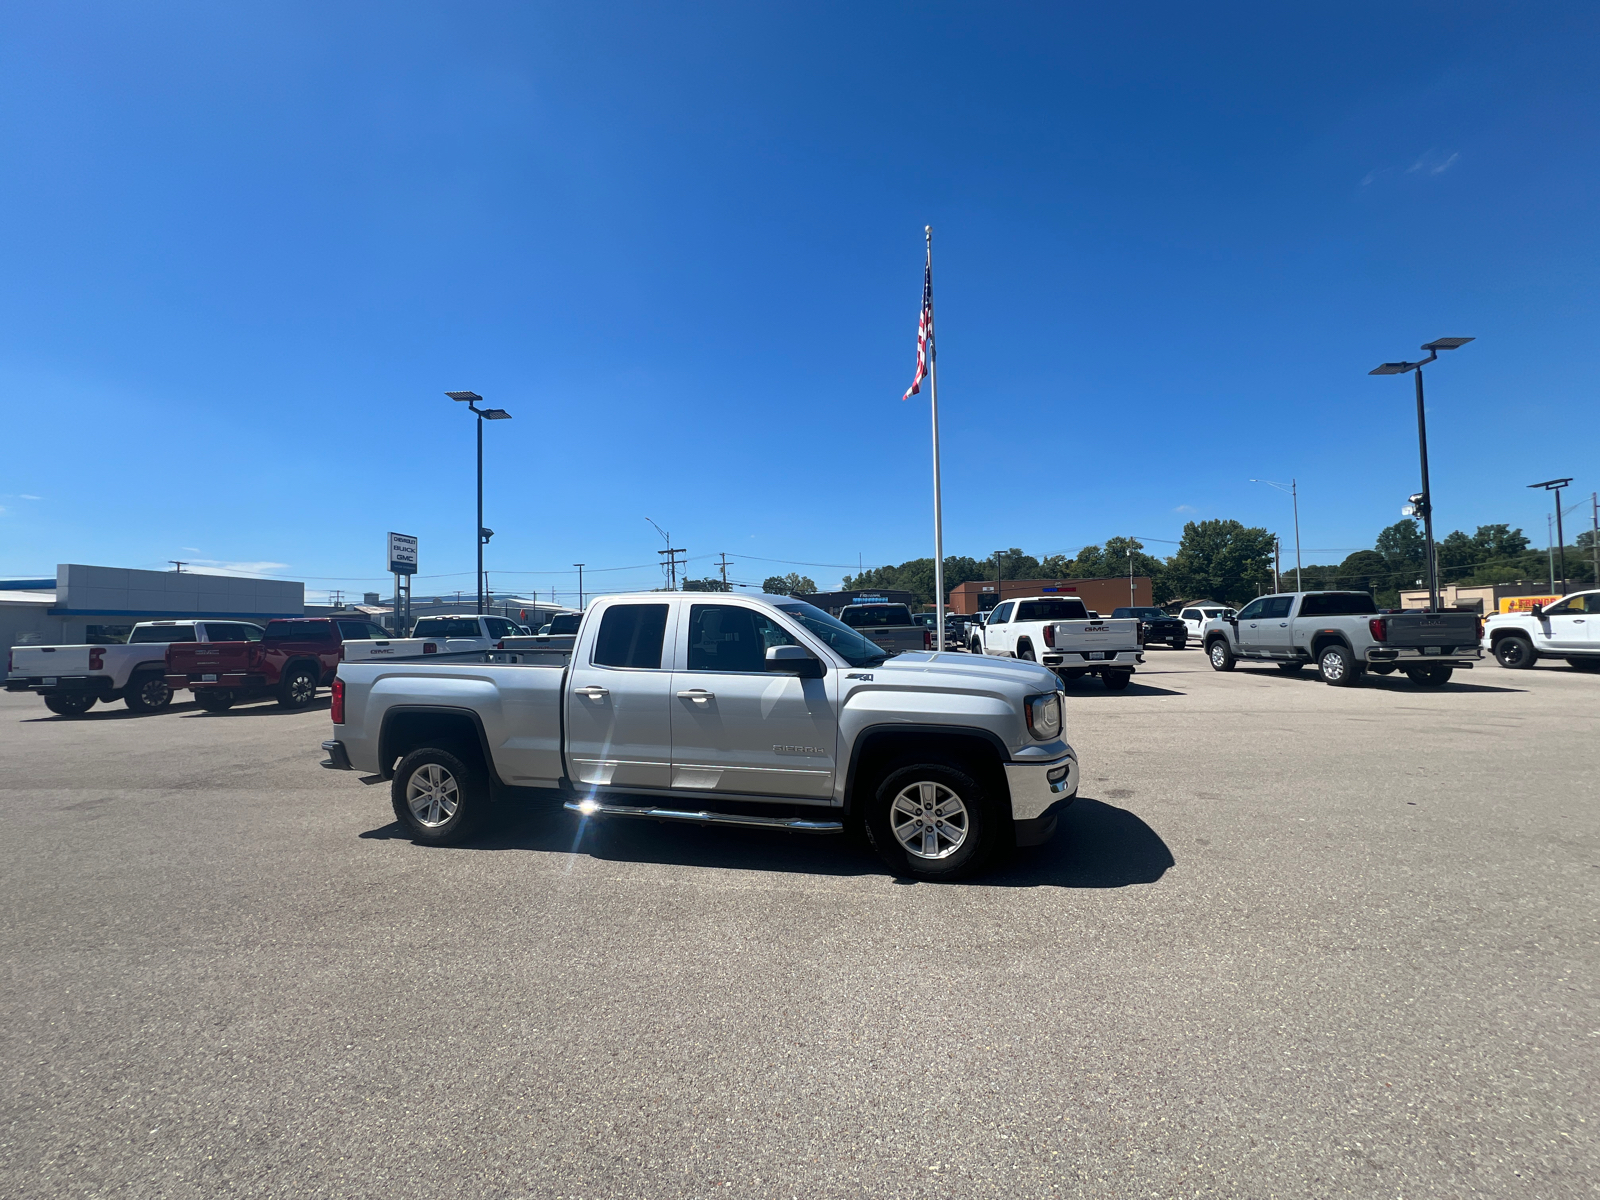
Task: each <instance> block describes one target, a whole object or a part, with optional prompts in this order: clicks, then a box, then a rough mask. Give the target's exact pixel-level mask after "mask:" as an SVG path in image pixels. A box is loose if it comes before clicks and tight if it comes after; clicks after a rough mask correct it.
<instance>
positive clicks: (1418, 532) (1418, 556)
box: [1373, 517, 1427, 589]
mask: <svg viewBox="0 0 1600 1200" xmlns="http://www.w3.org/2000/svg"><path fill="white" fill-rule="evenodd" d="M1373 548H1374V549H1375V550H1377V552H1378V553H1379V554H1381V555H1382V556H1383V565H1384V566H1385V567H1386V568H1387V569H1388V572H1389V580H1388V585H1389V586H1390V587H1392V588H1397V589H1398V588H1412V587H1416V585H1417V580H1418V579H1423V578H1426V577H1427V566H1426V553H1425V551H1426V547H1425V545H1424V543H1423V540H1422V526H1421V525H1419V524H1417V522H1416V521H1415V520H1413V519H1412V518H1410V517H1407V518H1406V519H1405V520H1404V521H1396V522H1395V523H1394V524H1393V525H1391V526H1389V527H1388V528H1387V529H1385V530H1384V531H1383V532H1382V533H1380V534H1378V540H1377V542H1376V543H1374V547H1373Z"/></svg>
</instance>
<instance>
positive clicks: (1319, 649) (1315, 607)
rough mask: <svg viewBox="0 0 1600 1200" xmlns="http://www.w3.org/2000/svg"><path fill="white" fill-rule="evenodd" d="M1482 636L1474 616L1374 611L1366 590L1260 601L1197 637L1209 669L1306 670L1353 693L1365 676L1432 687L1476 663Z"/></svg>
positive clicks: (1208, 626)
mask: <svg viewBox="0 0 1600 1200" xmlns="http://www.w3.org/2000/svg"><path fill="white" fill-rule="evenodd" d="M1482 636H1483V624H1482V622H1481V621H1479V619H1478V617H1477V616H1476V614H1474V613H1469V612H1437V613H1435V612H1406V613H1379V612H1378V606H1377V604H1376V603H1375V602H1374V600H1373V599H1372V597H1371V596H1370V595H1369V594H1367V593H1366V592H1289V593H1287V594H1284V595H1278V596H1261V597H1259V598H1258V599H1255V600H1252V601H1250V603H1249V604H1246V605H1245V606H1244V607H1243V608H1241V609H1240V610H1239V612H1238V614H1237V615H1236V616H1231V617H1214V618H1212V619H1211V620H1209V621H1207V622H1206V623H1205V625H1204V627H1203V630H1202V633H1201V637H1202V638H1203V640H1204V643H1205V648H1206V657H1207V658H1208V659H1210V661H1211V666H1212V669H1213V670H1217V671H1231V670H1233V668H1234V666H1235V664H1236V663H1237V662H1238V661H1240V660H1246V661H1248V660H1252V659H1254V660H1259V661H1264V662H1273V663H1276V664H1277V666H1278V669H1279V670H1281V671H1298V670H1300V669H1301V668H1302V667H1305V666H1308V665H1314V666H1315V667H1316V668H1317V671H1318V673H1320V674H1321V676H1322V679H1323V681H1324V682H1325V683H1330V684H1332V685H1333V686H1335V687H1353V686H1354V685H1356V684H1358V683H1360V682H1361V680H1362V677H1363V676H1364V675H1366V673H1367V672H1369V671H1370V672H1372V674H1374V675H1390V674H1393V673H1394V672H1395V671H1404V672H1405V673H1406V678H1408V679H1410V680H1411V682H1413V683H1416V684H1419V685H1421V686H1423V687H1440V686H1441V685H1443V684H1445V683H1448V682H1449V680H1450V675H1451V672H1452V671H1453V670H1454V669H1455V668H1457V667H1459V668H1462V669H1463V670H1464V669H1467V668H1470V667H1472V666H1473V665H1474V664H1475V663H1477V662H1479V661H1481V660H1482V658H1483V651H1482V650H1480V649H1479V648H1478V641H1479V639H1480V638H1481V637H1482Z"/></svg>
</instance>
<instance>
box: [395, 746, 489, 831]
mask: <svg viewBox="0 0 1600 1200" xmlns="http://www.w3.org/2000/svg"><path fill="white" fill-rule="evenodd" d="M476 757H477V756H476V755H472V754H468V753H466V752H465V751H462V752H461V753H457V752H456V749H455V748H451V749H448V750H447V749H445V748H444V747H442V746H423V747H422V748H421V749H418V750H413V751H412V752H411V753H410V754H408V755H406V756H405V758H403V759H401V760H400V766H399V768H398V769H397V770H396V771H395V773H394V782H393V783H392V784H391V785H390V787H389V800H390V802H391V803H392V804H393V805H394V815H395V820H397V821H399V822H400V824H402V825H404V826H405V827H406V830H407V832H409V833H410V834H411V836H412V837H413V838H415V839H416V840H417V841H419V842H424V843H427V844H429V845H434V846H446V845H450V844H451V843H453V842H456V841H459V840H460V839H462V838H464V837H466V836H467V835H468V834H469V833H471V832H472V831H473V830H474V829H475V828H477V826H478V825H479V823H480V822H481V821H482V820H483V818H484V816H485V815H486V813H487V811H488V808H489V802H490V801H489V781H488V778H487V777H486V776H485V774H484V772H483V770H482V769H481V768H480V767H479V766H478V764H477V761H476ZM413 779H415V780H416V781H417V787H416V788H415V789H413V788H412V786H411V784H412V780H413ZM452 805H453V806H454V807H451V806H452Z"/></svg>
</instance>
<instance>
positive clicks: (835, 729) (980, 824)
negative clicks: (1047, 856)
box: [323, 592, 1078, 879]
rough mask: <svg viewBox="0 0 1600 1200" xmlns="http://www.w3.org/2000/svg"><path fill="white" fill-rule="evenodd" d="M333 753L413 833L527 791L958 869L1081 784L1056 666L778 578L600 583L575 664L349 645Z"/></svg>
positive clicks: (990, 856) (455, 821) (1036, 826)
mask: <svg viewBox="0 0 1600 1200" xmlns="http://www.w3.org/2000/svg"><path fill="white" fill-rule="evenodd" d="M332 716H333V737H332V739H331V740H329V741H327V742H325V743H323V749H324V750H325V751H326V752H327V755H328V758H327V760H326V761H325V762H324V764H323V765H324V766H327V767H331V768H339V769H353V770H359V771H363V772H366V773H368V775H369V777H371V779H372V781H376V779H384V780H388V781H390V784H391V787H390V798H391V800H392V802H393V805H394V811H395V815H396V817H397V818H398V819H399V820H400V822H401V823H402V824H404V825H405V826H406V827H407V829H408V830H409V832H410V833H411V835H412V836H413V837H415V838H416V839H417V840H419V841H422V842H448V841H452V840H455V839H457V838H460V837H462V836H464V835H466V834H467V833H468V832H469V831H470V830H471V828H472V827H473V826H474V825H476V824H477V823H478V822H479V821H480V820H481V819H482V818H483V817H484V816H485V815H486V814H487V812H488V811H489V810H490V809H491V808H492V807H493V805H494V803H495V802H496V801H500V800H503V799H504V798H505V797H508V796H513V795H518V794H522V793H523V792H524V790H526V792H527V794H529V795H536V794H538V793H540V792H542V793H544V794H545V795H546V796H550V795H555V796H559V797H560V798H562V799H563V800H564V802H565V805H566V807H567V808H568V809H571V810H572V811H574V812H576V813H578V814H580V815H581V816H583V817H585V818H596V819H614V818H622V817H644V818H648V819H653V820H658V821H691V822H699V823H703V824H719V825H742V826H752V827H764V828H776V829H789V830H798V831H803V832H813V833H836V832H842V831H843V830H844V829H845V828H846V827H847V826H851V827H858V828H861V829H862V830H863V831H864V832H865V834H866V836H867V837H868V839H869V840H870V841H871V843H872V844H873V846H874V847H875V848H876V849H877V851H878V853H879V854H880V855H881V856H882V857H883V859H884V860H885V861H886V862H887V863H888V864H889V865H890V867H891V868H892V869H894V870H895V871H897V872H900V873H903V874H906V875H911V876H916V877H920V878H927V879H952V878H956V877H959V876H962V875H966V874H970V873H971V872H974V871H977V870H980V869H982V868H983V867H984V866H986V865H988V864H990V863H992V862H994V861H995V860H996V859H997V858H999V857H1000V856H1001V855H1002V854H1003V853H1004V852H1005V851H1007V850H1009V849H1010V848H1011V847H1012V846H1014V845H1031V844H1036V843H1038V842H1041V841H1043V840H1045V839H1046V838H1048V837H1049V836H1050V834H1051V832H1052V831H1053V830H1054V828H1055V821H1056V814H1057V812H1058V811H1059V810H1060V809H1061V808H1062V807H1064V806H1065V805H1067V804H1069V803H1070V802H1071V801H1072V800H1073V799H1074V798H1075V797H1076V795H1077V791H1078V759H1077V755H1076V754H1075V753H1074V751H1073V749H1072V747H1071V746H1070V745H1068V744H1067V742H1066V740H1065V730H1064V728H1063V723H1064V712H1063V706H1062V694H1061V691H1060V684H1059V683H1058V682H1057V680H1056V678H1055V676H1054V675H1052V674H1051V673H1050V672H1049V671H1048V670H1046V669H1045V668H1043V667H1041V666H1039V665H1037V664H1035V663H1030V662H1022V661H1017V660H1011V659H996V658H989V657H983V658H978V657H974V656H972V655H968V654H962V653H944V654H938V653H925V652H922V651H916V652H909V653H902V654H894V655H891V654H889V653H887V652H886V651H884V650H883V649H882V648H881V647H879V646H877V645H876V644H874V643H873V642H872V641H871V640H870V638H868V637H866V636H863V632H858V631H857V630H854V629H851V628H850V627H849V626H847V625H845V624H844V623H843V622H842V621H839V620H837V619H836V618H834V617H832V616H829V615H828V614H827V613H825V612H823V611H822V610H821V609H818V608H815V607H813V606H811V605H809V604H805V603H803V602H801V601H797V600H792V599H790V598H788V597H785V596H740V595H725V596H717V597H715V598H713V597H710V596H697V595H684V594H670V593H669V594H662V593H659V592H657V593H647V594H642V595H632V596H609V597H604V598H601V599H598V600H595V601H594V602H592V603H591V604H590V606H589V608H588V610H587V611H586V612H585V613H584V617H583V623H582V625H581V626H580V628H579V630H578V634H577V641H576V644H575V645H574V647H573V649H572V651H571V652H570V654H569V657H568V659H567V661H566V662H564V663H563V662H560V661H555V662H551V661H549V660H548V659H546V660H545V661H544V662H540V663H494V662H485V663H467V662H462V661H459V660H458V661H456V662H448V663H424V662H368V663H349V662H346V663H343V664H341V666H340V668H339V675H338V679H337V681H336V683H335V685H334V697H333V711H332Z"/></svg>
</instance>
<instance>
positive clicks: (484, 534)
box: [445, 392, 511, 613]
mask: <svg viewBox="0 0 1600 1200" xmlns="http://www.w3.org/2000/svg"><path fill="white" fill-rule="evenodd" d="M445 395H446V396H449V397H450V399H452V400H458V401H461V402H463V403H465V404H466V406H467V407H468V408H470V409H471V410H472V411H473V412H475V413H477V414H478V611H479V612H480V613H481V612H483V548H484V547H485V546H487V545H488V544H489V539H490V538H492V537H493V536H494V530H492V529H490V528H488V527H487V526H485V525H484V523H483V423H484V422H485V421H509V420H510V419H511V414H510V413H508V412H507V411H506V410H505V409H503V408H479V407H478V405H479V404H480V403H481V402H482V400H483V397H482V396H480V395H478V393H477V392H446V393H445Z"/></svg>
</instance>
